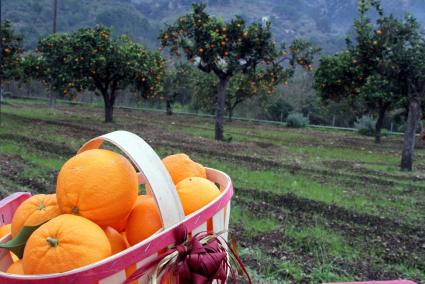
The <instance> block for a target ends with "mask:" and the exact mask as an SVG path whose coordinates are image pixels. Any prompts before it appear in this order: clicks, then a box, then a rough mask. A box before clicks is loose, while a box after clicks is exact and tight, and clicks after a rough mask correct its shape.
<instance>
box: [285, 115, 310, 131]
mask: <svg viewBox="0 0 425 284" xmlns="http://www.w3.org/2000/svg"><path fill="white" fill-rule="evenodd" d="M308 123H309V121H308V118H307V117H305V116H304V115H303V114H302V113H299V112H293V113H290V114H289V115H288V117H287V118H286V125H287V126H288V127H293V128H304V127H306V126H307V124H308Z"/></svg>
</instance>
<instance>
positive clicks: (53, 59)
mask: <svg viewBox="0 0 425 284" xmlns="http://www.w3.org/2000/svg"><path fill="white" fill-rule="evenodd" d="M67 43H68V35H67V34H59V33H55V34H52V35H50V36H48V37H46V38H42V39H40V40H39V42H38V46H37V50H36V51H35V52H31V53H28V54H26V55H25V57H24V58H23V60H22V68H21V71H22V79H23V80H29V79H36V80H39V81H41V82H42V83H43V85H44V86H46V88H47V89H48V90H49V92H50V100H49V105H50V107H52V106H53V104H54V102H53V100H54V97H55V96H54V92H61V91H64V90H65V89H66V88H67V87H68V84H69V83H70V82H72V80H73V78H72V76H71V74H70V73H69V72H64V68H65V67H66V64H64V60H63V58H64V57H65V54H67V53H69V50H68V45H67Z"/></svg>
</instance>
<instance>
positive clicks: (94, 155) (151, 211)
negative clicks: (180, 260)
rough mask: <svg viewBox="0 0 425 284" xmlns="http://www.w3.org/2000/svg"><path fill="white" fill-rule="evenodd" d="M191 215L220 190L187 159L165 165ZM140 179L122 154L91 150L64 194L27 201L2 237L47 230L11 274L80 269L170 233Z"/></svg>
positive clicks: (67, 167)
mask: <svg viewBox="0 0 425 284" xmlns="http://www.w3.org/2000/svg"><path fill="white" fill-rule="evenodd" d="M163 163H164V166H165V167H166V168H167V170H168V172H169V174H170V176H171V178H172V180H173V182H174V184H175V186H176V189H177V193H178V195H179V197H180V200H181V203H182V205H183V208H184V212H185V214H186V215H188V214H191V213H193V212H195V211H197V210H199V209H201V208H202V207H204V206H205V205H206V204H208V203H209V202H211V201H212V200H214V199H215V198H216V197H217V196H218V195H219V194H220V190H219V189H218V188H217V186H216V185H215V184H214V183H212V182H210V181H209V180H208V179H207V174H206V170H205V168H204V167H203V166H202V165H201V164H198V163H196V162H194V161H192V160H191V159H190V158H189V157H188V156H187V155H185V154H176V155H171V156H168V157H166V158H164V159H163ZM138 192H139V185H138V177H137V173H136V171H135V169H134V167H133V165H132V164H131V163H130V162H129V161H128V160H127V159H126V158H125V157H123V156H122V155H120V154H117V153H115V152H112V151H108V150H99V149H95V150H88V151H85V152H83V153H80V154H78V155H76V156H74V157H72V158H71V159H70V160H68V161H67V162H66V163H65V164H64V165H63V167H62V169H61V170H60V172H59V175H58V178H57V186H56V194H38V195H34V196H32V197H31V198H29V199H27V200H26V201H24V202H23V203H22V204H21V205H20V206H19V207H18V209H17V210H16V212H15V214H14V216H13V219H12V222H11V224H8V225H4V226H3V227H1V228H0V237H2V236H4V235H6V234H8V233H11V235H12V237H16V236H17V235H18V234H19V232H20V230H21V229H22V228H23V227H24V226H36V225H40V224H41V226H39V227H38V228H37V229H36V230H35V231H34V232H33V233H32V234H31V236H30V237H29V239H28V241H27V243H26V246H25V250H24V254H23V257H22V259H18V258H17V257H16V256H14V255H12V256H14V263H13V264H12V265H11V266H10V267H9V268H8V269H7V271H6V272H7V273H14V274H48V273H61V272H65V271H69V270H72V269H76V268H79V267H82V266H85V265H88V264H91V263H94V262H96V261H99V260H101V259H104V258H107V257H109V256H111V255H113V254H116V253H119V252H121V251H123V250H125V249H127V248H128V247H129V246H132V245H135V244H137V243H139V242H141V241H143V240H145V239H146V238H148V237H150V236H152V235H153V234H155V233H156V232H158V231H159V230H161V228H162V223H161V216H160V214H159V210H158V208H157V205H156V201H155V199H154V197H153V196H152V195H149V194H148V195H138Z"/></svg>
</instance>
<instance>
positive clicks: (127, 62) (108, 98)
mask: <svg viewBox="0 0 425 284" xmlns="http://www.w3.org/2000/svg"><path fill="white" fill-rule="evenodd" d="M58 38H60V39H61V41H58ZM38 49H39V52H40V54H41V56H42V58H43V59H44V61H43V64H45V65H44V67H45V68H48V69H49V70H50V72H51V74H49V76H50V78H51V79H52V80H53V81H54V82H55V84H57V85H58V87H59V86H60V87H63V92H64V94H68V93H69V92H70V90H71V89H75V90H77V92H78V91H81V90H83V89H88V90H91V91H95V94H96V95H101V96H102V98H103V101H104V104H105V122H112V121H113V107H114V103H115V99H116V97H117V94H118V93H117V91H118V90H120V89H126V88H128V87H132V88H134V89H137V90H139V91H140V92H141V95H142V96H144V97H146V98H149V97H152V96H155V95H158V94H159V93H160V91H161V84H160V81H161V76H162V74H163V72H164V61H163V59H162V57H161V55H160V54H159V53H158V52H153V51H149V50H148V49H146V48H145V47H143V46H142V45H141V44H138V43H136V42H134V41H132V40H131V39H130V38H128V37H127V36H121V37H118V38H113V37H112V36H111V30H110V29H109V28H106V27H104V26H97V27H95V28H83V29H80V30H78V31H76V32H74V33H72V34H62V35H58V34H53V35H50V36H48V37H47V38H45V39H43V40H41V41H40V45H39V48H38Z"/></svg>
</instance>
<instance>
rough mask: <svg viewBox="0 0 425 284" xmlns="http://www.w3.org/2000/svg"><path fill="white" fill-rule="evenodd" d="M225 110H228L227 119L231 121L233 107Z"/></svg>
mask: <svg viewBox="0 0 425 284" xmlns="http://www.w3.org/2000/svg"><path fill="white" fill-rule="evenodd" d="M227 111H228V112H229V115H228V119H229V121H232V118H233V109H232V108H229V109H228V110H227Z"/></svg>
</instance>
